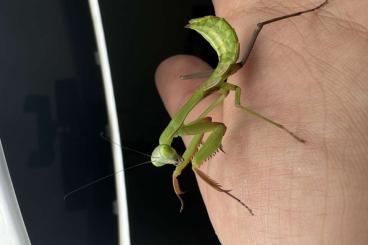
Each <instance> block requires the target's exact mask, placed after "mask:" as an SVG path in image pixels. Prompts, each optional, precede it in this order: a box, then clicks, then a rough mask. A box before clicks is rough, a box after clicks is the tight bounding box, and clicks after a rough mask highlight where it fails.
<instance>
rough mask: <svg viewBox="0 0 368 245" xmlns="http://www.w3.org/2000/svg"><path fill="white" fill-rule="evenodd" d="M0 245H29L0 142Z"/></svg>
mask: <svg viewBox="0 0 368 245" xmlns="http://www.w3.org/2000/svg"><path fill="white" fill-rule="evenodd" d="M0 244H7V245H31V241H30V240H29V237H28V233H27V230H26V227H25V225H24V222H23V218H22V214H21V212H20V208H19V205H18V201H17V197H16V195H15V192H14V188H13V184H12V181H11V178H10V175H9V170H8V166H7V164H6V160H5V155H4V151H3V147H2V145H1V141H0Z"/></svg>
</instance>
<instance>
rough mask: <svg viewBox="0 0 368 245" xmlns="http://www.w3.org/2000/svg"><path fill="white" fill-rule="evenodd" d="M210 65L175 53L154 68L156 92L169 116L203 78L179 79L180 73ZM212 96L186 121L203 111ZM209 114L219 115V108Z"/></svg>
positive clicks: (197, 70)
mask: <svg viewBox="0 0 368 245" xmlns="http://www.w3.org/2000/svg"><path fill="white" fill-rule="evenodd" d="M209 69H210V66H209V65H208V64H206V63H205V62H204V61H202V60H201V59H199V58H197V57H194V56H188V55H177V56H173V57H170V58H168V59H166V60H165V61H163V62H162V63H161V64H160V65H159V66H158V68H157V70H156V75H155V80H156V85H157V89H158V92H159V94H160V96H161V98H162V100H163V103H164V105H165V107H166V109H167V111H168V112H169V114H170V115H171V116H173V115H174V114H175V113H176V112H177V111H178V110H179V109H180V108H181V107H182V106H183V105H184V104H185V103H186V102H187V100H188V99H189V98H190V96H191V95H192V94H193V92H194V91H195V90H196V89H197V88H198V87H199V85H200V84H201V83H203V81H204V80H205V79H203V78H200V79H193V80H181V79H180V78H179V76H180V75H183V74H191V73H196V72H201V71H207V70H209ZM212 100H213V97H211V96H209V98H206V99H205V100H204V101H203V102H201V103H200V104H199V105H198V106H197V107H195V108H194V110H193V112H191V113H190V114H189V116H188V120H187V121H188V122H189V121H191V120H194V119H195V118H197V117H198V116H199V114H200V113H201V112H203V111H204V110H205V109H206V108H207V106H208V105H209V103H210V102H211V101H212ZM211 116H212V117H213V118H214V119H219V118H220V117H221V109H215V110H214V112H213V113H211Z"/></svg>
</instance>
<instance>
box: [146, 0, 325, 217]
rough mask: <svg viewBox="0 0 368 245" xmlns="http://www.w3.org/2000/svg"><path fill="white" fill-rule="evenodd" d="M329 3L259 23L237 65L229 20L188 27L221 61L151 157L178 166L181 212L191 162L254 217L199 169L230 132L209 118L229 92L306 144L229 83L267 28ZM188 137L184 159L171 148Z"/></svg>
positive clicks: (195, 22) (216, 186)
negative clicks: (183, 179)
mask: <svg viewBox="0 0 368 245" xmlns="http://www.w3.org/2000/svg"><path fill="white" fill-rule="evenodd" d="M326 3H327V1H325V2H323V3H322V4H320V5H319V6H317V7H315V8H313V9H308V10H305V11H302V12H297V13H293V14H290V15H285V16H281V17H277V18H274V19H271V20H268V21H265V22H261V23H259V24H258V25H257V28H256V30H255V31H254V33H253V38H252V39H251V41H250V43H249V45H248V47H247V49H246V53H245V56H244V58H243V59H242V60H241V61H240V62H237V61H238V58H239V42H238V37H237V35H236V32H235V30H234V29H233V28H232V27H231V25H230V24H229V23H228V22H227V21H226V20H225V19H223V18H219V17H215V16H206V17H202V18H197V19H193V20H190V21H189V24H188V25H187V26H186V27H187V28H190V29H193V30H195V31H197V32H198V33H199V34H201V35H202V36H203V37H204V38H205V39H206V40H207V41H208V42H209V43H210V45H211V46H212V47H213V48H214V49H215V51H216V53H217V55H218V59H219V62H218V65H217V67H216V68H215V69H214V70H213V72H212V73H211V74H210V76H209V77H208V79H207V80H205V81H204V82H203V83H202V84H201V85H200V86H199V87H198V88H197V90H196V91H195V92H194V93H193V95H192V96H191V98H190V99H189V100H188V101H187V102H186V103H185V104H184V105H183V106H182V107H181V109H180V110H179V111H178V112H177V113H176V114H175V116H174V117H173V118H172V120H171V121H170V123H169V124H168V126H167V127H166V129H165V130H164V131H163V133H162V134H161V136H160V139H159V145H158V146H157V147H156V148H155V149H154V151H153V153H152V155H151V162H152V164H153V165H154V166H157V167H160V166H163V165H166V164H172V165H174V166H175V170H174V172H173V175H172V181H173V187H174V191H175V193H176V195H177V197H178V198H179V200H180V202H181V210H182V209H183V200H182V199H181V197H180V195H181V194H183V193H182V191H181V190H180V187H179V182H178V180H177V177H178V176H179V175H180V174H181V172H182V170H183V169H184V168H185V167H186V166H187V165H188V164H189V163H191V164H192V169H193V171H194V172H195V173H196V174H197V175H198V176H199V177H200V178H201V179H203V180H204V181H205V182H206V183H208V184H209V185H210V186H212V187H213V188H214V189H216V190H217V191H220V192H223V193H225V194H226V195H228V196H229V197H231V198H233V199H235V200H236V201H238V202H239V203H240V204H241V205H243V206H244V207H245V208H246V209H247V210H248V211H249V212H250V213H251V214H252V215H254V214H253V211H252V210H251V209H250V208H249V207H248V206H247V205H246V204H245V203H244V202H242V201H241V200H240V199H239V198H237V197H235V196H234V195H233V194H232V193H231V192H230V191H229V190H225V189H223V188H222V187H221V185H219V184H218V183H217V182H216V181H214V180H212V179H211V178H210V177H209V176H207V175H206V174H205V173H203V172H202V171H201V170H200V169H199V167H200V166H201V165H202V163H203V162H205V161H206V160H207V159H209V158H211V157H212V156H213V155H214V154H216V153H217V152H218V151H219V150H222V148H221V141H222V138H223V136H224V134H225V131H226V127H225V125H224V124H223V123H220V122H213V121H212V119H211V117H208V113H210V112H211V111H212V110H213V109H214V108H216V107H217V106H218V105H219V104H220V103H222V101H223V100H224V99H225V98H226V96H227V95H228V94H229V92H231V91H233V92H235V103H234V104H235V106H236V107H238V108H240V109H242V110H244V111H246V112H248V113H250V114H252V115H254V116H256V117H258V118H260V119H262V120H265V121H267V122H269V123H271V124H273V125H274V126H276V127H278V128H280V129H282V130H284V131H286V132H287V133H288V134H290V135H291V136H292V137H294V138H295V139H296V140H298V141H299V142H302V143H304V142H305V141H304V140H303V139H301V138H300V137H298V136H297V135H296V134H294V133H293V132H291V131H289V130H288V129H287V128H285V127H284V126H283V125H282V124H279V123H276V122H274V121H273V120H271V119H269V118H267V117H265V116H263V115H261V114H259V113H257V112H255V111H253V110H251V109H250V108H248V107H245V106H243V105H241V103H240V94H241V90H240V88H239V87H238V86H236V85H233V84H230V83H228V82H227V78H228V77H229V76H230V75H232V74H233V73H235V72H236V71H237V70H239V69H240V68H241V67H242V66H243V65H244V64H245V62H246V60H247V58H248V57H249V54H250V52H251V50H252V48H253V46H254V43H255V40H256V38H257V36H258V34H259V32H260V31H261V29H262V27H263V26H264V25H266V24H269V23H272V22H275V21H279V20H282V19H286V18H289V17H293V16H297V15H300V14H303V13H306V12H311V11H314V10H316V9H318V8H320V7H321V6H323V5H325V4H326ZM189 76H190V77H194V76H195V74H194V76H192V75H189ZM213 93H216V94H217V95H218V96H217V98H216V99H215V100H214V101H213V102H212V103H211V104H210V105H209V106H208V107H207V108H206V109H205V110H204V111H203V112H202V113H201V114H200V116H199V117H198V118H197V119H196V120H194V121H192V122H190V123H187V124H185V123H184V121H185V119H186V118H187V116H188V114H189V113H190V112H191V111H192V110H193V108H194V107H195V106H197V105H198V103H199V102H201V101H202V100H203V99H204V98H205V97H207V96H208V95H210V94H213ZM206 133H207V134H208V137H207V138H206V140H204V141H203V136H204V134H206ZM184 135H191V136H192V139H191V141H190V143H189V145H188V146H187V148H186V150H185V152H184V153H183V155H182V156H180V155H179V154H178V153H177V152H176V150H175V149H174V148H172V147H171V143H172V141H173V139H174V138H175V137H181V136H184ZM202 141H203V142H202Z"/></svg>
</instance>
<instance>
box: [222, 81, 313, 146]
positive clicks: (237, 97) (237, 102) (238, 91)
mask: <svg viewBox="0 0 368 245" xmlns="http://www.w3.org/2000/svg"><path fill="white" fill-rule="evenodd" d="M224 87H228V89H230V90H233V91H235V106H236V107H238V108H240V109H242V110H244V111H246V112H248V113H250V114H251V115H253V116H256V117H258V118H260V119H262V120H265V121H266V122H268V123H271V124H272V125H274V126H276V127H278V128H280V129H282V130H284V131H285V132H287V133H288V134H289V135H291V136H292V137H293V138H294V139H296V140H297V141H299V142H301V143H305V142H306V141H305V140H304V139H302V138H300V137H299V136H297V135H296V134H295V133H294V132H292V131H290V130H289V129H287V128H286V127H285V126H284V125H282V124H281V123H278V122H275V121H273V120H271V119H270V118H268V117H266V116H263V115H262V114H260V113H258V112H256V111H254V110H252V109H250V108H249V107H246V106H243V105H241V102H240V96H241V89H240V87H238V86H236V85H234V84H230V83H226V84H225V85H224Z"/></svg>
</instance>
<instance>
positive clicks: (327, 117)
mask: <svg viewBox="0 0 368 245" xmlns="http://www.w3.org/2000/svg"><path fill="white" fill-rule="evenodd" d="M213 2H214V6H215V11H216V14H217V15H218V16H221V17H224V18H225V19H227V20H228V21H229V22H230V23H231V24H232V25H233V26H234V28H235V30H236V31H237V34H238V36H239V41H240V46H241V51H242V50H243V49H244V47H245V46H246V44H247V41H248V40H249V38H250V35H251V34H252V32H253V30H254V28H255V25H256V23H257V22H260V21H264V20H267V19H270V18H273V17H277V16H281V15H284V14H289V13H292V12H295V11H299V10H304V9H308V8H310V7H311V6H316V5H318V4H319V3H320V1H317V0H316V1H313V3H310V2H309V1H305V2H306V3H305V4H297V3H296V1H285V0H283V1H281V0H280V1H257V2H254V1H239V0H217V1H216V0H214V1H213ZM367 9H368V2H367V1H363V0H351V1H343V0H335V1H333V0H330V1H329V4H327V5H326V6H324V7H323V8H322V9H320V10H317V11H316V12H312V13H308V14H305V15H303V16H300V17H294V18H291V19H287V20H283V21H280V22H276V23H273V24H270V25H268V26H265V27H264V30H263V31H262V32H261V34H260V36H259V38H258V41H257V43H256V46H255V48H254V50H253V51H252V55H251V58H250V59H249V60H248V62H247V63H246V65H245V67H243V68H242V69H241V70H239V71H238V72H237V73H236V74H235V75H233V76H231V77H230V78H229V80H228V82H229V83H233V84H236V85H238V86H240V87H241V88H242V92H243V93H242V104H243V105H247V106H249V107H250V108H252V109H254V110H256V111H257V112H260V113H262V114H263V115H266V116H267V117H270V118H271V119H273V120H275V121H277V122H279V123H281V124H283V125H284V126H286V127H287V128H289V129H290V130H292V131H295V132H296V133H297V134H298V135H299V136H300V137H302V138H304V139H305V140H307V143H306V144H301V143H299V142H297V141H296V140H295V139H293V138H292V137H290V136H289V135H288V134H286V133H285V132H283V131H282V130H280V129H278V128H276V127H274V126H272V125H270V124H268V123H266V122H264V121H262V120H260V119H258V118H255V117H253V116H252V115H249V114H246V113H245V112H243V111H242V110H240V109H237V108H235V106H234V96H233V94H230V95H229V96H228V97H227V98H226V100H225V101H224V103H223V105H222V106H220V107H219V108H217V109H216V110H215V111H214V112H213V113H212V114H211V116H212V117H213V121H219V122H223V123H224V124H225V125H226V126H227V132H226V134H225V136H224V138H223V148H224V151H225V152H226V153H225V154H223V153H221V152H220V153H218V154H217V155H216V156H215V157H214V158H212V159H211V160H209V161H207V162H206V163H204V164H203V166H202V167H201V169H203V171H204V172H206V173H207V174H208V175H209V176H211V177H212V178H213V179H214V180H216V181H217V182H219V183H220V184H222V186H223V187H224V188H225V189H232V193H233V194H234V195H235V196H237V197H239V198H240V199H241V200H242V201H244V202H245V203H246V204H247V205H248V206H250V207H251V208H252V209H253V211H254V213H255V216H250V215H249V213H248V212H247V210H246V209H244V207H242V206H241V205H239V204H238V203H237V202H236V201H234V200H232V199H230V198H228V197H227V196H226V195H224V194H223V193H219V192H217V191H215V190H214V189H213V188H212V187H210V186H208V185H207V184H206V183H203V181H201V180H199V181H198V182H199V186H200V189H201V192H202V195H203V199H204V201H205V203H206V206H207V210H208V213H209V216H210V219H211V222H212V224H213V226H214V228H215V231H216V233H217V235H218V237H219V239H220V241H221V242H222V244H368V224H367V223H368V124H367V121H368V69H367V68H366V67H367V65H368V29H367V28H368V15H367V14H366V11H367ZM240 54H241V55H242V52H240ZM205 70H208V65H206V64H205V63H204V62H203V61H201V60H199V59H198V58H195V57H192V56H175V57H172V58H169V59H167V60H166V61H164V62H163V63H162V64H161V65H160V66H159V67H158V69H157V73H156V82H157V86H158V89H159V92H160V94H161V96H162V98H163V101H164V103H165V106H166V107H167V109H168V111H169V113H170V114H171V115H173V114H174V113H175V112H176V111H177V110H178V109H179V108H180V106H181V105H183V104H184V102H185V101H186V100H187V99H188V98H189V97H190V95H191V94H192V92H193V91H194V90H195V88H196V87H197V86H198V85H199V84H200V83H201V82H203V80H193V81H183V80H180V79H179V75H181V74H188V73H194V72H198V71H205ZM210 100H211V97H209V98H208V99H207V100H206V103H207V105H208V103H209V101H210ZM206 103H203V104H201V105H200V106H198V108H196V110H195V112H194V113H192V114H191V115H190V118H192V119H193V118H195V115H197V116H198V115H199V112H200V111H202V110H203V109H204V108H205V105H206ZM189 121H190V120H189ZM184 141H185V142H186V143H188V139H187V138H185V139H184Z"/></svg>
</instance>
